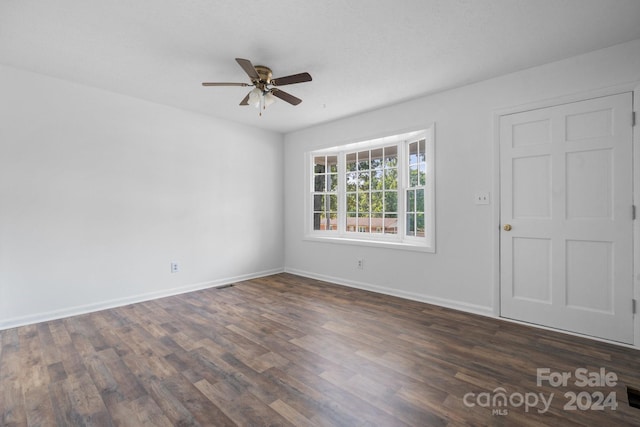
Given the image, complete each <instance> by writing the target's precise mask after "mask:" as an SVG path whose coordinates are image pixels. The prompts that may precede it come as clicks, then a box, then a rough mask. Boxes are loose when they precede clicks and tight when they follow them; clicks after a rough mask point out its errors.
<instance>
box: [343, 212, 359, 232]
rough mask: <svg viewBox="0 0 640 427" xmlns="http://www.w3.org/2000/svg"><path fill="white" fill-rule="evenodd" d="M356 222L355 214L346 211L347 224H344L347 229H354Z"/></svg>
mask: <svg viewBox="0 0 640 427" xmlns="http://www.w3.org/2000/svg"><path fill="white" fill-rule="evenodd" d="M357 224H358V222H357V218H356V214H355V213H348V214H347V224H346V228H347V231H356V226H357Z"/></svg>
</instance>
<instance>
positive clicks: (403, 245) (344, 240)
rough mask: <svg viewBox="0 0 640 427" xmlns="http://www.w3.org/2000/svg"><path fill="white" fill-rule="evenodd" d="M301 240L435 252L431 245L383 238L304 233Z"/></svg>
mask: <svg viewBox="0 0 640 427" xmlns="http://www.w3.org/2000/svg"><path fill="white" fill-rule="evenodd" d="M303 240H305V241H310V242H321V243H331V244H338V245H353V246H370V247H374V248H385V249H396V250H403V251H415V252H427V253H435V252H436V249H435V247H433V246H426V245H423V244H418V243H411V242H390V241H383V240H366V239H350V238H348V237H333V236H314V235H305V236H304V238H303Z"/></svg>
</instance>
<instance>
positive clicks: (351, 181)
mask: <svg viewBox="0 0 640 427" xmlns="http://www.w3.org/2000/svg"><path fill="white" fill-rule="evenodd" d="M357 189H358V174H357V172H349V173H348V174H347V191H356V190H357Z"/></svg>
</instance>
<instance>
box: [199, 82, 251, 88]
mask: <svg viewBox="0 0 640 427" xmlns="http://www.w3.org/2000/svg"><path fill="white" fill-rule="evenodd" d="M202 86H243V87H245V86H249V83H209V82H204V83H202Z"/></svg>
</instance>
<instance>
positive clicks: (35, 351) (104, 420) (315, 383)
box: [0, 274, 640, 426]
mask: <svg viewBox="0 0 640 427" xmlns="http://www.w3.org/2000/svg"><path fill="white" fill-rule="evenodd" d="M0 338H1V339H0V343H1V347H0V414H1V415H0V422H1V424H2V426H25V425H29V426H53V425H57V426H76V425H78V426H80V425H95V426H109V425H122V426H188V425H208V426H230V425H242V426H262V425H295V426H307V425H324V426H404V425H412V426H431V425H434V426H438V425H474V426H480V425H522V426H534V425H548V426H560V425H566V426H578V425H588V426H622V425H640V409H636V408H634V407H630V406H629V404H628V400H627V390H626V387H627V386H631V387H632V388H636V389H640V352H639V351H636V350H630V349H626V348H623V347H619V346H614V345H608V344H604V343H600V342H596V341H591V340H587V339H582V338H576V337H572V336H568V335H564V334H560V333H555V332H548V331H543V330H540V329H535V328H530V327H526V326H520V325H515V324H511V323H507V322H504V321H500V320H495V319H490V318H485V317H481V316H476V315H471V314H465V313H461V312H458V311H454V310H449V309H445V308H440V307H435V306H431V305H427V304H422V303H418V302H413V301H407V300H402V299H399V298H394V297H389V296H384V295H379V294H375V293H370V292H365V291H360V290H354V289H350V288H346V287H341V286H336V285H331V284H328V283H324V282H319V281H316V280H312V279H307V278H302V277H298V276H294V275H290V274H279V275H275V276H270V277H266V278H262V279H255V280H249V281H246V282H241V283H237V284H235V285H234V286H233V287H228V288H224V289H209V290H204V291H198V292H193V293H189V294H184V295H179V296H174V297H169V298H163V299H158V300H154V301H149V302H144V303H139V304H134V305H128V306H125V307H120V308H115V309H111V310H105V311H101V312H96V313H91V314H86V315H82V316H76V317H71V318H67V319H62V320H55V321H50V322H44V323H39V324H36V325H30V326H24V327H20V328H15V329H9V330H5V331H1V332H0ZM538 368H548V369H549V374H550V376H551V378H552V379H556V375H555V374H556V373H558V374H559V373H562V372H569V373H571V378H568V381H567V384H566V385H557V386H556V387H553V386H552V385H551V384H549V381H542V384H541V385H540V386H538V385H537V382H536V379H537V378H536V374H537V369H538ZM600 368H604V369H605V372H609V373H612V374H615V376H616V377H617V379H616V380H614V379H613V378H612V374H610V375H609V376H608V377H607V375H604V377H606V378H607V379H608V380H609V383H608V384H605V385H604V386H602V385H599V386H596V385H595V384H594V383H590V384H589V385H588V386H585V387H580V385H582V384H581V382H582V380H581V378H582V376H581V375H580V374H581V373H584V374H585V375H583V376H586V377H588V378H590V379H592V380H594V381H595V380H597V379H602V378H601V377H600V372H601V371H600ZM576 369H584V372H583V371H578V376H576ZM595 377H598V378H595ZM613 382H615V383H616V384H615V385H613ZM571 393H574V394H575V396H576V397H577V399H576V400H575V402H573V406H572V402H571V400H572V397H571V396H572V395H571ZM599 393H600V394H601V395H602V397H603V399H601V398H600V394H599ZM611 393H615V399H612V398H611V397H612V396H613V395H611ZM551 394H553V397H552V398H551ZM501 396H502V397H506V399H507V401H506V404H504V405H501V403H505V402H503V400H501V399H500V397H501ZM534 397H535V399H534ZM606 397H609V399H608V400H605V399H604V398H606ZM543 399H544V400H543ZM549 399H551V403H550V405H549V407H548V408H547V407H546V406H545V405H546V403H545V402H548V401H549ZM536 400H537V402H536ZM524 402H528V404H529V406H527V403H524ZM614 404H617V408H615V410H613V408H612V406H613V405H614ZM567 405H568V406H567ZM594 405H595V406H594ZM600 406H602V407H603V408H604V410H602V408H600ZM573 407H575V410H573ZM581 408H582V409H581ZM586 408H590V409H586ZM598 408H600V409H598ZM540 412H542V413H540Z"/></svg>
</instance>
